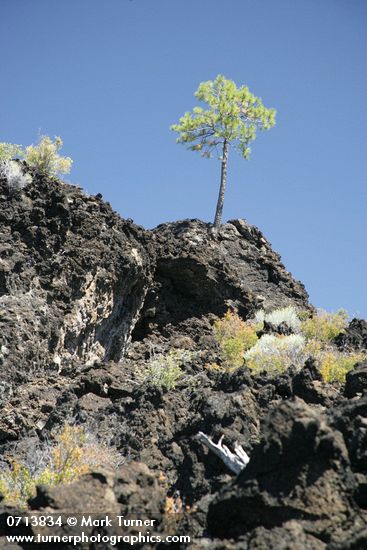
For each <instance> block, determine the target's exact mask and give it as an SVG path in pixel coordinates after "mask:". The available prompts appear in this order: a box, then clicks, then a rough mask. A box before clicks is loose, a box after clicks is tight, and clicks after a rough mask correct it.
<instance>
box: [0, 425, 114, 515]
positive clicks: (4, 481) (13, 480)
mask: <svg viewBox="0 0 367 550" xmlns="http://www.w3.org/2000/svg"><path fill="white" fill-rule="evenodd" d="M32 451H33V452H32V453H31V455H30V457H29V459H28V460H27V461H20V460H17V459H16V458H11V459H10V460H9V464H7V463H2V464H0V467H1V469H0V494H2V495H3V497H4V500H5V503H6V504H10V505H13V506H20V507H25V506H26V504H27V500H28V499H29V498H31V497H33V496H35V494H36V486H37V485H51V486H55V485H60V484H65V483H71V482H72V481H74V480H76V479H78V477H80V476H81V475H83V474H86V473H88V472H90V471H91V470H92V469H93V468H96V467H98V466H110V467H115V466H117V465H118V464H119V463H120V462H121V458H120V455H119V454H118V453H117V451H116V450H114V449H113V448H112V447H110V446H108V445H106V444H103V443H101V442H99V441H97V439H96V438H95V436H94V435H93V434H92V433H90V432H88V431H86V430H85V428H83V427H81V426H70V425H66V426H64V428H63V430H62V431H61V433H60V434H59V435H58V436H57V437H56V438H55V441H54V442H53V443H48V444H47V445H44V446H42V447H40V448H38V449H32Z"/></svg>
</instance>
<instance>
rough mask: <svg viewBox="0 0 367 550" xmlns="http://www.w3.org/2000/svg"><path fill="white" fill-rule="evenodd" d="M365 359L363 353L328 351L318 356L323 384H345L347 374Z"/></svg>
mask: <svg viewBox="0 0 367 550" xmlns="http://www.w3.org/2000/svg"><path fill="white" fill-rule="evenodd" d="M365 358H366V355H365V354H364V353H342V352H340V351H337V350H332V349H329V350H327V351H324V352H323V353H321V354H320V356H319V360H320V371H321V375H322V377H323V379H324V382H341V383H344V382H345V377H346V375H347V373H348V372H349V371H350V370H352V368H353V367H354V366H355V364H356V363H358V362H360V361H363V360H364V359H365Z"/></svg>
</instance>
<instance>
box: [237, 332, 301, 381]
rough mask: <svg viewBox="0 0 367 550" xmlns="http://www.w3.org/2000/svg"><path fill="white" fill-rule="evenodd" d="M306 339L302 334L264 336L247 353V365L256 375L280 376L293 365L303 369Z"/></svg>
mask: <svg viewBox="0 0 367 550" xmlns="http://www.w3.org/2000/svg"><path fill="white" fill-rule="evenodd" d="M305 346H306V339H305V338H304V336H302V335H301V334H291V335H289V336H280V335H273V334H264V335H263V336H262V337H261V338H260V340H258V342H257V343H256V344H255V346H253V347H252V348H251V349H249V350H248V351H247V352H246V353H245V364H246V365H247V367H248V368H249V369H251V371H252V372H253V373H254V374H258V373H259V372H261V371H263V370H264V371H266V372H268V373H270V374H280V373H282V372H284V371H286V370H287V369H288V368H289V367H290V366H291V365H294V366H296V367H299V368H300V367H302V366H303V363H304V361H305V358H306V356H305Z"/></svg>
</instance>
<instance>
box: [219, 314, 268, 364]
mask: <svg viewBox="0 0 367 550" xmlns="http://www.w3.org/2000/svg"><path fill="white" fill-rule="evenodd" d="M258 329H259V326H257V325H256V324H253V323H248V322H247V323H246V322H245V321H243V319H241V317H240V316H239V315H237V313H234V312H232V311H227V313H226V314H225V315H224V316H223V317H222V319H218V320H217V321H215V323H214V326H213V331H214V336H215V339H216V340H217V342H218V344H219V347H220V349H221V354H222V359H223V365H224V366H225V367H226V368H231V367H234V368H237V367H240V366H241V365H242V364H243V354H244V353H245V351H247V350H248V349H250V348H251V347H252V346H254V345H255V344H256V342H257V340H258V337H257V334H256V331H257V330H258Z"/></svg>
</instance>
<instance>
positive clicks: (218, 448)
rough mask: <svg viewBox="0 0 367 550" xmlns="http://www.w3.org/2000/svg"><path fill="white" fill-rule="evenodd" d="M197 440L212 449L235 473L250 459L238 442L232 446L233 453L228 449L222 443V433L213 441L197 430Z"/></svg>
mask: <svg viewBox="0 0 367 550" xmlns="http://www.w3.org/2000/svg"><path fill="white" fill-rule="evenodd" d="M197 437H198V439H199V441H201V443H203V444H204V445H205V446H206V447H208V449H210V450H211V451H213V453H215V454H216V455H217V456H219V458H220V459H221V460H222V461H223V462H224V464H225V465H226V466H227V468H229V469H230V470H231V471H232V472H234V473H235V474H239V473H240V471H241V470H243V468H245V467H246V466H247V464H248V463H249V461H250V457H249V456H248V454H247V453H246V452H245V451H244V450H243V448H242V447H241V445H238V443H236V444H235V446H234V453H232V451H230V450H229V449H228V447H227V446H226V445H223V443H222V441H223V437H224V436H223V435H222V437H221V438H220V440H219V441H218V443H214V441H212V440H211V439H210V437H208V436H207V435H205V434H204V433H203V432H199V433H198V435H197Z"/></svg>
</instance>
